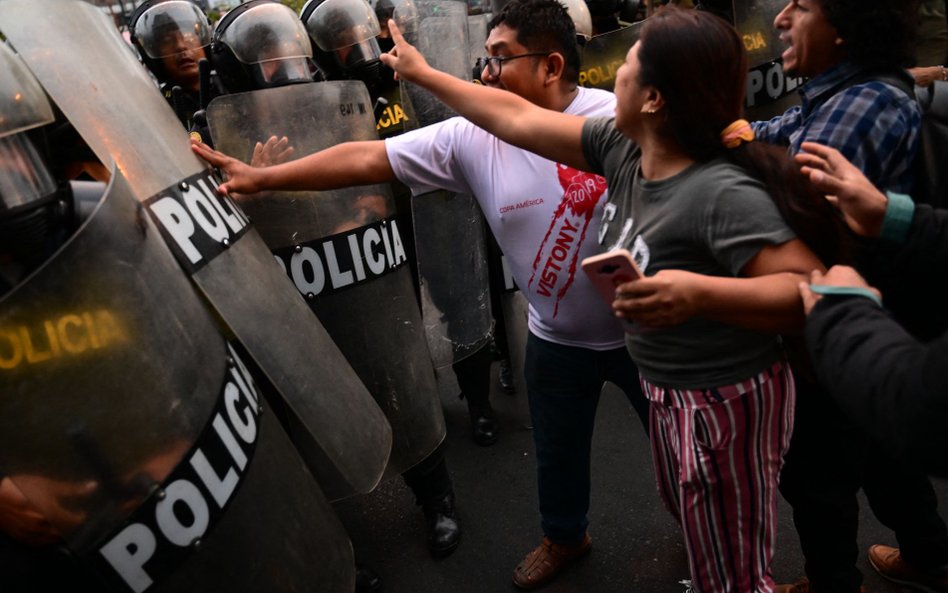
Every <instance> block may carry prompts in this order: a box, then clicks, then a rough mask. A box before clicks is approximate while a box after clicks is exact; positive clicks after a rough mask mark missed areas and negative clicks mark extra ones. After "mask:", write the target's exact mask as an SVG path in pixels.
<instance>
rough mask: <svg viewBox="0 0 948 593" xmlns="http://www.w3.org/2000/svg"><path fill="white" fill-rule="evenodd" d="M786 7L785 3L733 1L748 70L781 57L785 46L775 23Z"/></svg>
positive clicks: (736, 27) (756, 0)
mask: <svg viewBox="0 0 948 593" xmlns="http://www.w3.org/2000/svg"><path fill="white" fill-rule="evenodd" d="M786 5H787V2H786V0H734V28H735V29H737V32H738V33H740V34H741V39H742V40H743V41H744V49H746V50H747V67H748V68H754V67H756V66H759V65H761V64H763V63H764V62H771V61H773V60H776V59H777V58H779V57H780V54H781V53H782V52H783V49H782V46H783V44H782V43H781V42H780V37H779V32H778V31H777V29H776V28H775V27H774V19H775V18H776V17H777V15H778V14H779V13H780V11H781V10H783V9H784V7H785V6H786Z"/></svg>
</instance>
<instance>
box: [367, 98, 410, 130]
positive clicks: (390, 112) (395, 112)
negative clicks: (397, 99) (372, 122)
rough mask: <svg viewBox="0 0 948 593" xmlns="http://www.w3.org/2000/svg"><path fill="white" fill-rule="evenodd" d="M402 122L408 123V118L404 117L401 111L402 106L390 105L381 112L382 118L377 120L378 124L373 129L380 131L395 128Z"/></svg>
mask: <svg viewBox="0 0 948 593" xmlns="http://www.w3.org/2000/svg"><path fill="white" fill-rule="evenodd" d="M403 121H408V116H407V115H405V111H404V110H403V109H402V106H401V105H399V104H398V103H392V104H391V105H389V106H388V107H386V108H385V111H383V112H382V116H381V117H380V118H379V123H378V124H377V125H376V126H375V128H376V129H377V130H381V129H383V128H388V127H391V126H397V125H398V124H400V123H402V122H403Z"/></svg>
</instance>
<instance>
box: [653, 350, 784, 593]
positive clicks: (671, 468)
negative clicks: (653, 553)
mask: <svg viewBox="0 0 948 593" xmlns="http://www.w3.org/2000/svg"><path fill="white" fill-rule="evenodd" d="M642 388H643V392H644V393H645V395H646V396H647V397H648V399H649V401H650V402H651V412H650V419H649V422H650V430H651V434H650V439H651V443H652V460H653V462H654V464H655V474H656V480H657V482H658V490H659V494H660V495H661V498H662V501H663V502H664V503H665V506H666V507H667V508H668V510H669V511H671V513H672V515H674V517H675V519H676V520H677V521H678V522H679V524H680V525H681V528H682V533H683V535H684V540H685V548H686V550H687V552H688V563H689V566H690V568H691V580H692V588H693V590H694V591H695V592H696V593H772V591H773V588H774V582H773V577H772V576H771V573H770V562H771V559H772V558H773V549H774V542H775V539H776V528H777V477H778V475H779V473H780V468H781V467H782V465H783V455H784V453H785V452H786V450H787V447H788V445H789V443H790V432H791V430H792V426H793V403H794V399H795V392H794V386H793V376H792V374H791V373H790V368H789V366H788V365H787V364H786V363H785V362H778V363H775V364H774V365H773V366H771V367H770V368H768V369H767V370H765V371H763V372H762V373H760V374H758V375H757V376H755V377H753V378H751V379H748V380H746V381H743V382H741V383H738V384H736V385H728V386H724V387H716V388H713V389H694V390H679V389H669V388H665V387H660V386H658V385H652V384H651V383H649V382H648V381H647V380H645V379H644V378H643V379H642Z"/></svg>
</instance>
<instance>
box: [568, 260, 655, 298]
mask: <svg viewBox="0 0 948 593" xmlns="http://www.w3.org/2000/svg"><path fill="white" fill-rule="evenodd" d="M582 266H583V271H584V272H586V275H587V276H589V280H590V281H591V282H592V283H593V286H595V287H596V290H597V291H599V294H600V296H602V299H603V300H604V301H606V303H607V304H608V305H609V306H610V307H611V306H612V302H613V301H614V300H616V286H618V285H620V284H622V283H623V282H630V281H632V280H637V279H639V278H641V277H642V272H641V271H639V267H638V266H637V265H635V260H634V259H632V254H631V253H629V251H628V250H627V249H615V250H613V251H607V252H606V253H600V254H599V255H593V256H591V257H587V258H586V259H584V260H583V263H582Z"/></svg>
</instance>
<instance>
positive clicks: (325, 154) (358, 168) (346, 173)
mask: <svg viewBox="0 0 948 593" xmlns="http://www.w3.org/2000/svg"><path fill="white" fill-rule="evenodd" d="M257 173H258V175H259V176H260V185H261V187H262V188H263V189H265V190H282V191H305V190H328V189H337V188H340V187H351V186H356V185H373V184H376V183H388V182H391V181H394V180H395V172H394V171H393V170H392V165H391V163H390V162H389V160H388V154H387V153H386V152H385V143H384V142H382V141H379V140H374V141H367V142H345V143H343V144H337V145H336V146H332V147H330V148H327V149H326V150H321V151H319V152H316V153H313V154H310V155H307V156H305V157H303V158H301V159H297V160H295V161H290V162H288V163H283V164H280V165H275V166H272V167H265V168H262V169H259V170H258V171H257Z"/></svg>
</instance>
